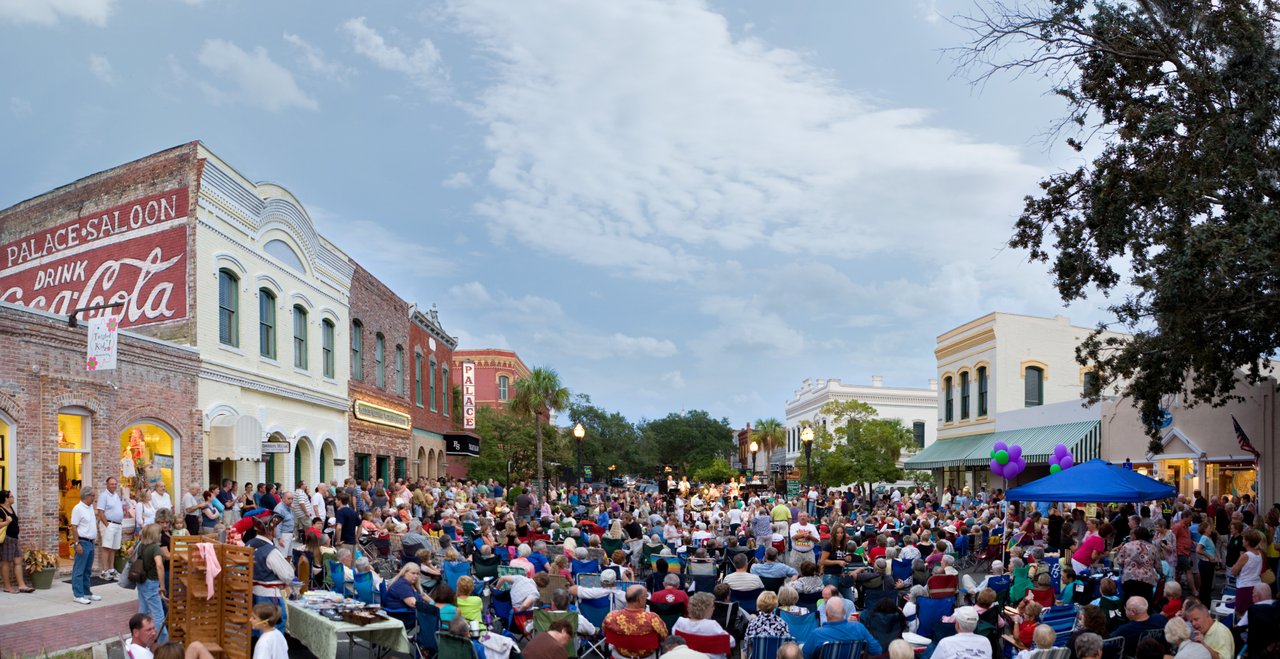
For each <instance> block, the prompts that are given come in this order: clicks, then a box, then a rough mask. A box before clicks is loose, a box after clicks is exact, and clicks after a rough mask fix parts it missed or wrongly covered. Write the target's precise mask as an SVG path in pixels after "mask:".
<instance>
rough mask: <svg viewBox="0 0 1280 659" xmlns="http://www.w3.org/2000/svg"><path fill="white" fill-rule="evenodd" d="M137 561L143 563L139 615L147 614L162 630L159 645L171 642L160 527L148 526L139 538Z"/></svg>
mask: <svg viewBox="0 0 1280 659" xmlns="http://www.w3.org/2000/svg"><path fill="white" fill-rule="evenodd" d="M134 560H135V561H142V580H141V581H139V582H138V613H146V614H148V615H150V616H151V619H152V620H154V621H155V623H156V629H158V630H160V634H159V636H157V637H156V642H157V643H164V642H165V641H167V640H169V631H168V630H167V629H165V625H164V616H165V613H164V602H163V598H164V596H165V588H164V584H165V575H164V556H163V554H161V552H160V525H159V524H148V525H147V526H146V527H144V528H143V529H142V536H141V537H140V538H138V554H137V557H136V558H134Z"/></svg>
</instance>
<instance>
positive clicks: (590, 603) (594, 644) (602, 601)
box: [578, 595, 613, 657]
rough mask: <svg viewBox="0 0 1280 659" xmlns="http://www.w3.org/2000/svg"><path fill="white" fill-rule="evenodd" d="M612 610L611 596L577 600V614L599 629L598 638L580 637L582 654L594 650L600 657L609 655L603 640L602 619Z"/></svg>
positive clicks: (607, 647)
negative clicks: (582, 647)
mask: <svg viewBox="0 0 1280 659" xmlns="http://www.w3.org/2000/svg"><path fill="white" fill-rule="evenodd" d="M612 610H613V596H611V595H606V596H604V597H597V598H595V599H580V600H578V614H579V615H581V616H582V617H584V618H586V619H587V622H590V623H591V624H592V625H595V628H596V629H599V630H601V631H600V634H601V636H600V637H599V638H584V639H580V641H581V643H582V645H583V646H585V647H584V649H583V652H582V654H584V655H585V654H587V653H588V652H591V651H593V650H594V651H595V653H596V654H598V655H600V656H601V657H608V656H609V646H608V644H607V643H605V640H604V636H603V634H604V619H605V616H607V615H609V612H610V611H612Z"/></svg>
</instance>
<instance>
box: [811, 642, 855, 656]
mask: <svg viewBox="0 0 1280 659" xmlns="http://www.w3.org/2000/svg"><path fill="white" fill-rule="evenodd" d="M866 649H867V644H866V642H865V641H832V642H830V643H823V644H822V645H820V646H818V652H817V653H816V654H814V657H815V659H861V658H862V653H863V652H866Z"/></svg>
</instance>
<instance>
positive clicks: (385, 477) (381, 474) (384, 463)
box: [378, 455, 391, 483]
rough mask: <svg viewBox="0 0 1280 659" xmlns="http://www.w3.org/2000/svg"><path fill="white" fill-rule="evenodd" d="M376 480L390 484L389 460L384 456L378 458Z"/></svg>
mask: <svg viewBox="0 0 1280 659" xmlns="http://www.w3.org/2000/svg"><path fill="white" fill-rule="evenodd" d="M378 478H381V479H382V481H383V482H384V483H389V482H391V458H390V457H388V456H385V455H379V456H378Z"/></svg>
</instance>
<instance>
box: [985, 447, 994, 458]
mask: <svg viewBox="0 0 1280 659" xmlns="http://www.w3.org/2000/svg"><path fill="white" fill-rule="evenodd" d="M987 457H990V458H994V457H996V450H995V449H991V452H990V453H988V454H987Z"/></svg>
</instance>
